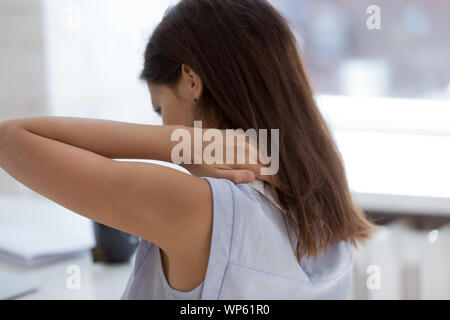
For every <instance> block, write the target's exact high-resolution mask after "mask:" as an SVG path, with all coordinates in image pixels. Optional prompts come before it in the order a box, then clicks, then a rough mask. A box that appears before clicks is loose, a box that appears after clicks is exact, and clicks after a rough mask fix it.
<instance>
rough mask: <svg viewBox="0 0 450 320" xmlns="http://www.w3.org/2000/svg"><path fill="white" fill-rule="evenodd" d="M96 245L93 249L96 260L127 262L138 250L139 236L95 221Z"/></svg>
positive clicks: (93, 256)
mask: <svg viewBox="0 0 450 320" xmlns="http://www.w3.org/2000/svg"><path fill="white" fill-rule="evenodd" d="M94 234H95V242H96V247H95V248H94V249H92V258H93V260H94V262H106V263H118V262H127V261H129V260H130V258H131V256H132V255H133V254H134V252H135V251H136V248H137V246H138V244H139V238H138V237H136V236H133V235H131V234H128V233H125V232H123V231H120V230H116V229H113V228H110V227H108V226H105V225H103V224H101V223H98V222H94Z"/></svg>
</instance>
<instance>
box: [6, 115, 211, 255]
mask: <svg viewBox="0 0 450 320" xmlns="http://www.w3.org/2000/svg"><path fill="white" fill-rule="evenodd" d="M159 128H161V130H159V131H158V130H157V129H156V128H152V126H145V125H142V126H141V125H132V124H124V123H114V122H104V121H103V120H87V119H84V120H83V119H75V118H69V119H67V118H31V119H19V120H12V121H7V122H5V123H0V166H1V167H2V168H3V169H4V170H5V171H6V172H7V173H8V174H9V175H11V176H12V177H13V178H15V179H16V180H17V181H19V182H20V183H22V184H24V185H26V186H27V187H29V188H30V189H32V190H34V191H36V192H38V193H40V194H41V195H43V196H44V197H47V198H48V199H50V200H53V201H54V202H56V203H58V204H60V205H62V206H64V207H66V208H68V209H69V210H72V211H74V212H76V213H78V214H80V215H82V216H85V217H87V218H89V219H92V220H94V221H98V222H100V223H102V224H105V225H108V226H111V227H113V228H116V229H120V230H123V231H125V232H128V233H131V234H134V235H137V236H139V237H141V238H143V239H146V240H148V241H151V242H153V243H155V244H157V245H158V246H159V247H161V248H162V249H164V250H166V251H168V252H173V251H174V250H177V251H178V250H184V249H186V248H188V247H190V246H194V247H199V246H201V244H202V243H206V242H207V241H208V240H209V235H210V229H211V225H212V222H211V221H212V220H211V219H212V195H211V189H210V187H209V185H208V183H207V182H206V181H205V180H203V179H201V178H198V177H195V176H191V175H188V174H185V173H182V172H180V171H177V170H174V169H170V168H166V167H162V166H158V165H152V164H147V163H140V162H121V161H115V160H112V159H111V158H153V157H155V158H158V160H164V157H166V158H167V157H169V155H170V152H168V155H166V152H167V151H168V150H166V149H167V148H168V147H170V146H168V145H167V144H166V145H164V144H165V142H164V141H167V136H165V137H162V136H158V134H161V135H164V132H163V131H164V130H165V129H164V127H159ZM146 129H147V130H146ZM152 129H155V130H152ZM166 129H167V128H166ZM155 132H156V133H155ZM166 133H167V132H166ZM152 134H155V136H152ZM161 141H162V142H161ZM158 148H159V149H158Z"/></svg>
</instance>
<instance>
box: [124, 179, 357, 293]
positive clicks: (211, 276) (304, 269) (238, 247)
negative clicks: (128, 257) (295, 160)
mask: <svg viewBox="0 0 450 320" xmlns="http://www.w3.org/2000/svg"><path fill="white" fill-rule="evenodd" d="M203 179H205V180H207V181H208V182H209V184H210V186H211V190H212V195H213V226H212V238H211V249H210V255H209V262H208V267H207V271H206V275H205V279H204V281H203V282H202V283H201V284H200V285H199V286H198V287H197V288H195V289H194V290H192V291H189V292H182V291H178V290H175V289H173V288H171V287H170V285H169V284H168V282H167V280H166V277H165V275H164V272H163V270H162V266H161V256H160V251H159V248H158V247H157V246H156V245H155V244H153V243H151V242H148V241H145V240H141V242H140V244H139V247H138V249H137V253H136V258H135V264H134V270H133V272H132V274H131V276H130V278H129V280H128V283H127V285H126V288H125V291H124V293H123V295H122V299H132V300H139V299H159V300H162V299H164V300H165V299H185V300H191V299H202V300H216V299H230V300H233V299H245V300H248V299H274V300H276V299H284V300H288V299H350V297H351V282H352V270H353V255H352V248H351V245H350V244H349V243H348V242H345V241H341V242H338V243H335V244H333V245H330V246H329V247H328V251H327V254H326V255H324V254H320V255H318V256H317V257H316V258H315V259H314V258H307V257H302V260H301V264H300V265H299V264H298V261H297V259H296V257H295V254H294V248H295V247H296V244H297V240H296V237H295V232H294V230H289V233H288V230H287V229H286V224H285V221H284V219H283V212H282V211H281V209H280V208H279V207H278V205H277V203H276V202H275V201H274V199H273V198H272V197H271V196H270V195H268V194H267V193H265V192H264V188H263V185H262V182H260V181H258V182H257V183H254V184H252V185H249V184H238V185H235V184H234V183H233V182H231V181H229V180H225V179H215V178H206V177H205V178H203Z"/></svg>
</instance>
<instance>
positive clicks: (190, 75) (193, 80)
mask: <svg viewBox="0 0 450 320" xmlns="http://www.w3.org/2000/svg"><path fill="white" fill-rule="evenodd" d="M181 80H182V83H183V87H184V88H183V90H185V92H184V94H186V97H188V99H189V98H190V99H191V100H192V101H195V100H199V99H200V96H201V95H202V91H203V82H202V79H201V78H200V76H199V75H198V74H197V73H196V72H195V71H194V70H193V69H192V68H191V67H189V66H188V65H186V64H183V65H182V66H181Z"/></svg>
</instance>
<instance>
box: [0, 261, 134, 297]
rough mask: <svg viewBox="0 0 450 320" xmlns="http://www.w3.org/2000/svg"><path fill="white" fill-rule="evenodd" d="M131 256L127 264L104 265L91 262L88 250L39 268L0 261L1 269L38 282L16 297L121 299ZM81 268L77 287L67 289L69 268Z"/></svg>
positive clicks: (69, 274)
mask: <svg viewBox="0 0 450 320" xmlns="http://www.w3.org/2000/svg"><path fill="white" fill-rule="evenodd" d="M133 261H134V257H133V258H132V259H130V262H128V263H121V264H111V265H106V264H104V263H93V261H92V259H91V256H90V253H89V252H85V253H84V254H81V255H80V256H78V257H76V258H73V259H70V260H64V261H61V262H58V263H54V264H51V265H48V266H45V267H44V266H43V267H38V268H32V269H27V268H20V267H16V266H13V265H11V264H5V263H3V262H0V272H8V273H12V274H15V275H19V276H20V275H23V276H26V277H27V278H30V279H33V280H34V281H36V282H38V289H37V290H36V291H33V292H31V293H28V294H26V295H24V296H21V297H19V298H18V299H19V300H53V299H56V300H60V299H67V300H81V299H86V300H97V299H107V300H116V299H120V297H121V295H122V293H123V291H124V289H125V286H126V284H127V281H128V278H129V276H130V274H131V272H132V268H133V263H132V262H133ZM72 265H76V266H78V267H79V270H80V289H69V287H68V286H67V281H68V279H69V277H70V276H71V275H73V274H71V273H68V270H67V269H68V267H69V266H72Z"/></svg>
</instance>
